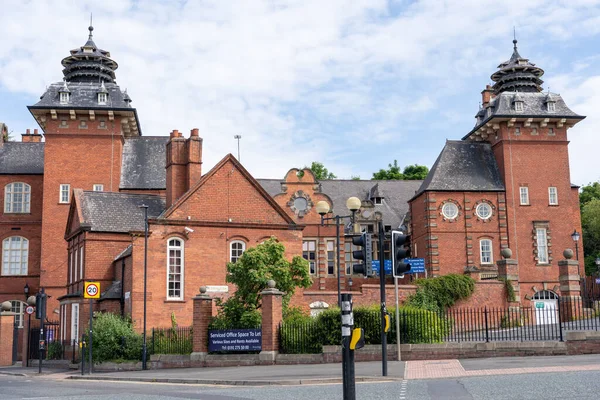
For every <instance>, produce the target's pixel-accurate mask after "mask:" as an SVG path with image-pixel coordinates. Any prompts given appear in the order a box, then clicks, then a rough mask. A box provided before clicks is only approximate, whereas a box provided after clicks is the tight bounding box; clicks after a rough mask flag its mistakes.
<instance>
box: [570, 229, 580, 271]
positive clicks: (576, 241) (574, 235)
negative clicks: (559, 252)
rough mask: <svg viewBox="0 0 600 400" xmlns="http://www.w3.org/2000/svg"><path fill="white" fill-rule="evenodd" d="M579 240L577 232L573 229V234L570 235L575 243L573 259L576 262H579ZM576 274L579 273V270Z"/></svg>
mask: <svg viewBox="0 0 600 400" xmlns="http://www.w3.org/2000/svg"><path fill="white" fill-rule="evenodd" d="M579 238H580V235H579V232H577V229H575V230H574V231H573V233H571V239H573V241H574V242H575V259H576V260H577V261H579ZM577 272H579V270H578V271H577Z"/></svg>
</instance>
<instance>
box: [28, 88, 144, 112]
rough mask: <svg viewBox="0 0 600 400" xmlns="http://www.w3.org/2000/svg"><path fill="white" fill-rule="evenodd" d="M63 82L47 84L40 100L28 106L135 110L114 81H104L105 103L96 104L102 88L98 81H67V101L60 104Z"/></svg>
mask: <svg viewBox="0 0 600 400" xmlns="http://www.w3.org/2000/svg"><path fill="white" fill-rule="evenodd" d="M64 84H65V83H64V82H56V83H53V84H51V85H50V86H48V88H47V89H46V91H45V92H44V94H43V95H42V96H41V97H40V101H38V102H37V103H35V104H34V105H33V106H30V107H29V108H32V109H36V108H68V109H69V110H71V109H73V110H77V109H86V110H103V109H106V110H130V111H133V112H135V108H132V107H131V106H130V105H129V101H130V100H127V99H126V97H125V96H127V98H128V97H129V96H128V95H127V94H126V93H125V92H122V91H121V88H120V87H119V85H117V84H116V83H109V82H106V83H104V87H105V88H106V90H107V91H108V99H107V101H106V104H104V105H102V104H98V92H100V91H101V90H102V85H101V83H100V82H67V87H68V88H69V91H70V96H69V103H67V104H61V103H60V97H59V92H60V90H61V89H62V88H63V87H64Z"/></svg>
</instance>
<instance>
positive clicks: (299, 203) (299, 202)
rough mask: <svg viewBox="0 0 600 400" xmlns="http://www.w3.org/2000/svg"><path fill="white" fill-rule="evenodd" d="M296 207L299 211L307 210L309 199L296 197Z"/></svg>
mask: <svg viewBox="0 0 600 400" xmlns="http://www.w3.org/2000/svg"><path fill="white" fill-rule="evenodd" d="M294 208H295V209H296V210H298V211H306V209H307V208H308V200H306V199H305V198H304V197H297V198H295V199H294Z"/></svg>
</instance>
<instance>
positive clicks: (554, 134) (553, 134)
mask: <svg viewBox="0 0 600 400" xmlns="http://www.w3.org/2000/svg"><path fill="white" fill-rule="evenodd" d="M548 136H556V131H555V130H554V128H548Z"/></svg>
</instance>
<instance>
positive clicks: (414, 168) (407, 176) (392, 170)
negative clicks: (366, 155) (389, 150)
mask: <svg viewBox="0 0 600 400" xmlns="http://www.w3.org/2000/svg"><path fill="white" fill-rule="evenodd" d="M428 173H429V168H427V167H426V166H424V165H418V164H415V165H408V166H406V167H404V170H402V172H400V167H399V166H398V160H394V164H388V169H380V170H379V171H378V172H375V173H373V179H377V180H386V181H390V180H407V181H408V180H422V179H425V177H426V176H427V174H428Z"/></svg>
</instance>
